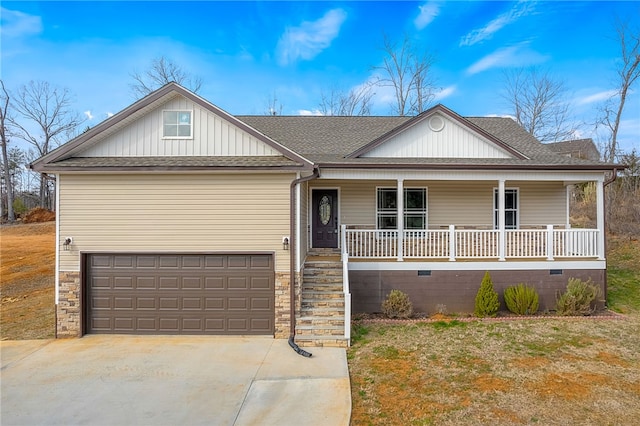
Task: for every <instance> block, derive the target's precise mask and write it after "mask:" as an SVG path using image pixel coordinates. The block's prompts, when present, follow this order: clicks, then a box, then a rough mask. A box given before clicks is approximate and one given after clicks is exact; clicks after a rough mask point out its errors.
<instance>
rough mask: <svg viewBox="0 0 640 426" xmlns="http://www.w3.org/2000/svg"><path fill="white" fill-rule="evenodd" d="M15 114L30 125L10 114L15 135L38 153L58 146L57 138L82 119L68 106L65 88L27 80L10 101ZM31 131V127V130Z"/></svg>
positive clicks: (43, 187)
mask: <svg viewBox="0 0 640 426" xmlns="http://www.w3.org/2000/svg"><path fill="white" fill-rule="evenodd" d="M13 107H14V109H15V111H16V112H17V113H18V115H19V116H20V117H21V118H23V119H24V120H27V122H29V124H30V125H27V124H23V123H22V122H20V121H18V119H16V118H13V117H9V123H10V124H11V126H12V127H13V129H14V130H15V136H17V137H19V138H20V139H22V140H24V141H26V142H27V143H29V144H31V145H32V146H33V147H34V148H35V149H36V154H37V155H39V156H43V155H46V154H47V153H49V151H50V150H51V148H53V147H54V146H57V145H59V143H60V140H59V139H60V138H62V137H69V136H70V135H72V134H73V132H74V131H75V130H76V128H77V127H78V126H79V125H80V124H81V123H82V122H83V121H84V119H83V118H82V117H81V116H80V114H78V113H77V112H75V111H73V110H72V109H71V95H70V93H69V90H68V89H66V88H58V87H53V86H51V85H49V83H47V82H45V81H35V82H34V81H30V82H29V83H28V84H26V85H23V86H21V87H20V88H19V89H18V91H17V93H16V95H15V96H14V100H13ZM32 128H33V129H34V130H31V129H32ZM49 195H50V194H49V184H48V177H47V176H46V175H45V174H42V175H41V176H40V205H41V206H42V207H47V206H48V205H47V200H48V199H49Z"/></svg>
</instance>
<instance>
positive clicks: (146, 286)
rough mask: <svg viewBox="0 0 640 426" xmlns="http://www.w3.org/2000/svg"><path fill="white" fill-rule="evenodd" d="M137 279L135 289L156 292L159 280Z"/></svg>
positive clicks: (147, 277) (154, 278)
mask: <svg viewBox="0 0 640 426" xmlns="http://www.w3.org/2000/svg"><path fill="white" fill-rule="evenodd" d="M134 278H135V283H136V284H135V288H136V289H139V290H156V288H157V280H156V277H153V276H138V277H134Z"/></svg>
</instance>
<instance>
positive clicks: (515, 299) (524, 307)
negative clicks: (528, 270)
mask: <svg viewBox="0 0 640 426" xmlns="http://www.w3.org/2000/svg"><path fill="white" fill-rule="evenodd" d="M538 299H539V296H538V292H537V291H536V289H535V288H533V287H530V286H528V285H524V284H523V283H520V284H518V285H517V286H512V287H507V288H506V289H505V290H504V303H505V304H506V305H507V309H509V310H510V311H511V312H513V313H514V314H517V315H533V314H535V313H536V312H538Z"/></svg>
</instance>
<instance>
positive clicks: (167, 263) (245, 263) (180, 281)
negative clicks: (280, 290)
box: [85, 254, 275, 334]
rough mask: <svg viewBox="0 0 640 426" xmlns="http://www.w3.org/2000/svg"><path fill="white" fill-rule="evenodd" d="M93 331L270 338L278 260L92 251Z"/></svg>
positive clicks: (89, 281) (89, 318) (89, 273)
mask: <svg viewBox="0 0 640 426" xmlns="http://www.w3.org/2000/svg"><path fill="white" fill-rule="evenodd" d="M86 276H87V286H86V288H87V297H86V299H85V300H87V302H88V304H87V322H86V328H87V332H88V333H128V334H273V332H274V297H275V296H274V295H275V293H274V267H273V256H271V255H264V254H253V255H249V254H247V255H243V254H232V255H217V254H215V255H213V254H212V255H197V254H196V255H193V254H175V255H174V254H155V255H154V254H91V255H88V256H87V274H86Z"/></svg>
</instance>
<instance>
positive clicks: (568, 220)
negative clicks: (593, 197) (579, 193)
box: [564, 185, 574, 229]
mask: <svg viewBox="0 0 640 426" xmlns="http://www.w3.org/2000/svg"><path fill="white" fill-rule="evenodd" d="M565 188H566V191H567V205H566V223H565V225H564V228H565V229H570V228H571V197H573V188H574V185H567V186H566V187H565Z"/></svg>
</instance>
